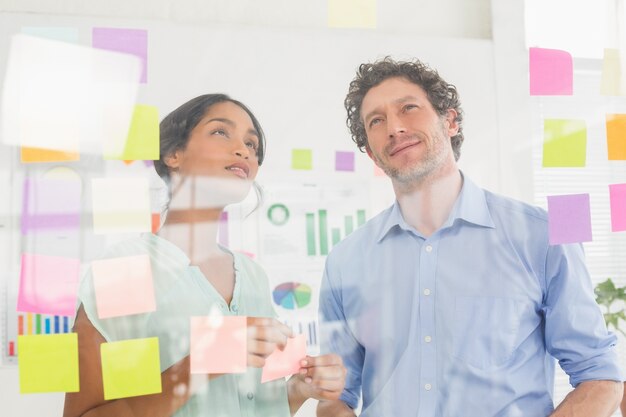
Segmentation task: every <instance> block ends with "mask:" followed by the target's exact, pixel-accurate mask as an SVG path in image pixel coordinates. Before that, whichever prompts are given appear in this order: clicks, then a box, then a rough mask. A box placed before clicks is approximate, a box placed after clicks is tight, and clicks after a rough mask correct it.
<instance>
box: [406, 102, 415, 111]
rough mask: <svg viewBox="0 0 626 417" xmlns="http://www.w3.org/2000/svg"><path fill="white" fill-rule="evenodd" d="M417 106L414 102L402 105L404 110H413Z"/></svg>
mask: <svg viewBox="0 0 626 417" xmlns="http://www.w3.org/2000/svg"><path fill="white" fill-rule="evenodd" d="M416 108H417V106H416V105H415V104H407V105H406V106H404V107H403V110H404V111H409V110H413V109H416Z"/></svg>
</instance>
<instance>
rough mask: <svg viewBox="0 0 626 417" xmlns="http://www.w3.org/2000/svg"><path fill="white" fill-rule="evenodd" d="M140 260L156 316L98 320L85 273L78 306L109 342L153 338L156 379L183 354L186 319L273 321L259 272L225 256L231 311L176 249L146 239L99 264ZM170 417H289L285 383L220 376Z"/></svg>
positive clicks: (252, 374)
mask: <svg viewBox="0 0 626 417" xmlns="http://www.w3.org/2000/svg"><path fill="white" fill-rule="evenodd" d="M142 254H147V255H148V256H150V259H151V268H152V276H153V280H154V293H155V298H156V311H154V312H151V313H143V314H135V315H130V316H123V317H114V318H108V319H100V318H98V314H97V309H96V301H95V296H94V289H93V279H92V275H91V269H90V270H89V271H88V272H87V274H86V275H85V277H84V279H83V281H82V282H81V286H80V290H79V302H80V303H82V304H83V306H84V309H85V312H86V313H87V317H89V320H90V321H91V323H92V324H93V325H94V326H95V327H96V329H98V331H99V332H100V334H102V336H103V337H104V338H105V339H106V340H107V341H108V342H114V341H119V340H126V339H137V338H146V337H155V336H156V337H158V338H159V351H160V359H161V371H165V370H166V369H167V368H169V367H170V366H172V365H173V364H174V363H176V362H178V361H180V360H181V359H182V358H184V357H185V356H187V355H188V354H189V318H190V317H191V316H204V315H209V314H210V313H211V312H214V311H215V309H219V311H221V312H222V313H223V314H224V315H230V316H236V315H242V316H253V317H275V312H274V309H273V307H272V304H271V298H270V290H269V284H268V281H267V276H266V275H265V273H264V272H263V270H262V269H261V268H260V267H259V266H258V265H257V264H255V263H254V262H253V261H252V260H250V259H248V258H247V257H246V256H244V255H241V254H238V253H232V255H233V258H234V268H235V289H234V294H233V299H232V301H231V303H230V306H228V305H226V302H225V301H224V299H223V297H222V296H221V295H220V294H219V293H218V292H217V291H216V290H215V288H213V286H212V285H211V284H210V283H209V281H208V280H207V279H206V278H205V277H204V275H203V274H202V272H200V269H199V268H198V267H196V266H191V265H190V264H189V263H190V262H189V258H187V256H186V255H185V254H184V253H183V252H182V251H181V250H180V249H179V248H178V247H176V246H175V245H173V244H172V243H170V242H168V241H167V240H165V239H163V238H160V237H158V236H156V235H152V234H146V235H143V236H142V237H140V238H136V239H131V240H128V241H125V242H122V243H120V244H117V245H115V246H114V247H113V248H112V249H111V250H109V251H108V252H107V254H106V256H105V257H104V258H105V259H106V258H117V257H125V256H135V255H142ZM174 415H175V416H176V417H200V416H202V417H205V416H206V417H218V416H219V417H221V416H224V417H236V416H258V417H283V416H289V415H290V412H289V404H288V400H287V389H286V383H285V380H283V379H279V380H277V381H273V382H267V383H265V384H261V370H260V369H257V368H248V371H247V373H245V374H227V375H223V376H221V377H218V378H215V379H212V380H210V381H209V382H208V383H206V384H205V385H204V388H201V389H200V390H199V391H198V392H197V393H196V394H195V395H193V396H192V397H191V399H190V400H189V401H188V402H187V403H186V404H185V405H184V406H183V407H182V408H180V409H179V410H178V412H177V413H176V414H174Z"/></svg>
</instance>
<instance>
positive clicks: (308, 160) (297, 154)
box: [291, 149, 313, 170]
mask: <svg viewBox="0 0 626 417" xmlns="http://www.w3.org/2000/svg"><path fill="white" fill-rule="evenodd" d="M291 168H292V169H302V170H311V169H313V152H312V151H311V150H310V149H293V150H292V151H291Z"/></svg>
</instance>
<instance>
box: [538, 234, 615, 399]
mask: <svg viewBox="0 0 626 417" xmlns="http://www.w3.org/2000/svg"><path fill="white" fill-rule="evenodd" d="M545 277H546V294H545V298H544V308H543V309H544V315H545V339H546V346H547V349H548V352H549V353H550V354H551V355H552V356H554V357H555V358H557V359H558V361H559V365H560V366H561V368H562V369H563V370H564V371H565V372H566V373H567V374H568V375H569V380H570V384H571V385H572V386H574V387H576V386H577V385H578V384H580V383H581V382H583V381H589V380H612V381H621V380H622V375H621V370H620V366H619V361H618V358H617V353H616V351H615V345H616V343H617V337H616V336H615V335H614V334H612V333H609V332H608V331H607V328H606V325H605V323H604V318H603V315H602V312H601V310H600V307H599V306H598V304H597V303H596V301H595V299H594V293H593V288H592V283H591V279H590V277H589V272H588V271H587V267H586V265H585V262H584V253H583V248H582V245H579V244H577V245H555V246H549V247H548V251H547V257H546V275H545Z"/></svg>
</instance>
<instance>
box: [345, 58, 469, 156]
mask: <svg viewBox="0 0 626 417" xmlns="http://www.w3.org/2000/svg"><path fill="white" fill-rule="evenodd" d="M394 77H401V78H405V79H406V80H408V81H411V82H413V83H415V84H417V85H418V86H420V87H421V88H422V89H424V91H425V92H426V94H427V95H428V100H429V101H430V104H431V105H432V106H433V108H434V109H435V111H436V112H437V113H438V114H439V115H440V116H445V115H446V114H447V111H448V109H454V110H455V111H456V114H457V115H456V118H455V121H456V122H457V124H458V125H459V132H458V133H457V134H456V135H455V136H453V137H451V138H450V140H451V142H452V150H453V151H454V158H455V159H456V160H457V161H458V160H459V158H460V157H461V145H462V144H463V110H462V109H461V102H460V100H459V94H458V92H457V90H456V87H455V86H454V85H452V84H448V83H447V82H446V81H444V80H443V79H442V78H441V77H440V76H439V74H438V73H437V71H436V70H434V69H432V68H430V67H429V66H428V65H426V64H424V63H422V62H421V61H419V60H418V59H416V60H414V61H395V60H394V59H392V58H391V57H385V58H384V59H381V60H379V61H376V62H374V63H369V64H361V65H360V66H359V70H358V71H357V75H356V78H355V79H354V80H352V82H351V83H350V88H349V90H348V95H347V96H346V99H345V101H344V106H345V108H346V111H347V112H348V117H347V119H346V124H347V125H348V128H349V129H350V134H351V135H352V140H353V141H354V142H355V143H356V144H357V146H358V147H359V150H360V151H361V152H364V150H365V149H366V148H367V146H368V144H367V134H366V133H365V126H364V125H363V118H362V115H361V105H362V104H363V98H364V97H365V95H366V94H367V92H368V91H369V90H370V89H371V88H373V87H376V86H377V85H379V84H380V83H382V82H383V81H385V80H386V79H388V78H394Z"/></svg>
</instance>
